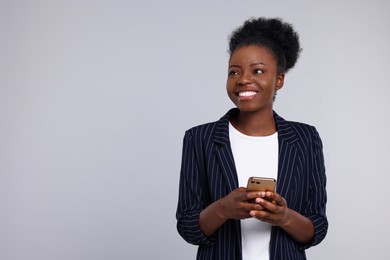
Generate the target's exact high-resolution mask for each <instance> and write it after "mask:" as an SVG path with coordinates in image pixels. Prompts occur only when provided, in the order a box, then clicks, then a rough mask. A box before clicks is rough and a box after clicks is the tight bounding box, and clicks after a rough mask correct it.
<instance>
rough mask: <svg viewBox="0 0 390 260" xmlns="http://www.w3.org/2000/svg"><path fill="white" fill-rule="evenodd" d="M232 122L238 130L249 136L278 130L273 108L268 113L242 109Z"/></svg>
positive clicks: (264, 134) (262, 134) (265, 134)
mask: <svg viewBox="0 0 390 260" xmlns="http://www.w3.org/2000/svg"><path fill="white" fill-rule="evenodd" d="M230 122H231V123H232V125H233V126H234V127H235V128H236V129H237V130H238V131H240V132H241V133H243V134H246V135H249V136H268V135H272V134H273V133H275V132H276V123H275V119H274V115H273V111H272V110H271V111H268V112H267V113H249V112H242V111H240V113H239V114H238V115H237V116H236V117H235V118H232V119H231V121H230Z"/></svg>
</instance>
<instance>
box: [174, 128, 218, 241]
mask: <svg viewBox="0 0 390 260" xmlns="http://www.w3.org/2000/svg"><path fill="white" fill-rule="evenodd" d="M198 139H200V138H198ZM196 142H199V140H198V141H195V140H194V137H193V135H192V133H191V131H190V130H188V131H186V133H185V136H184V140H183V151H182V162H181V170H180V183H179V199H178V206H177V211H176V219H177V230H178V232H179V234H180V235H181V236H182V237H183V238H184V240H186V241H187V242H188V243H191V244H194V245H201V244H202V245H211V244H213V242H214V239H213V237H207V236H206V235H205V234H204V233H203V232H202V231H201V229H200V227H199V214H200V212H201V210H202V209H204V208H205V207H206V199H207V197H206V195H207V184H206V182H205V173H204V169H203V166H202V164H203V163H202V158H203V155H202V154H201V152H200V151H199V149H198V148H197V147H199V144H197V145H196Z"/></svg>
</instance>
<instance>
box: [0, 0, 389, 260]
mask: <svg viewBox="0 0 390 260" xmlns="http://www.w3.org/2000/svg"><path fill="white" fill-rule="evenodd" d="M389 5H390V4H389V2H388V1H385V0H383V1H380V0H376V1H372V0H371V1H352V0H351V1H310V0H307V1H287V0H286V1H260V0H256V1H254V0H245V1H227V0H223V1H222V0H218V1H217V0H216V1H206V0H197V1H180V0H165V1H86V0H83V1H72V0H71V1H65V0H63V1H49V0H47V1H27V0H26V1H21V0H19V1H18V0H14V1H12V0H8V1H6V0H0V30H1V31H0V122H1V126H0V259H2V260H21V259H29V260H43V259H50V260H52V259H56V260H57V259H58V260H62V259H63V260H68V259H73V260H81V259H95V260H96V259H194V258H195V252H196V247H195V246H192V245H189V244H187V243H186V242H184V240H182V239H181V237H180V236H179V235H178V234H177V232H176V227H175V224H176V220H175V210H176V201H177V193H178V182H179V169H180V157H181V146H182V138H183V135H184V131H185V130H186V129H188V128H189V127H191V126H194V125H197V124H200V123H205V122H208V121H213V120H216V119H218V118H220V117H221V116H222V115H223V114H224V113H225V112H226V111H227V110H228V109H229V108H230V107H232V104H231V103H230V101H229V99H228V97H227V95H226V94H225V80H226V74H227V72H226V68H227V59H228V55H227V51H226V50H227V36H228V35H229V34H230V32H231V31H232V30H233V29H234V28H236V27H237V26H238V25H240V24H241V23H242V22H243V21H244V20H245V19H247V18H249V17H251V16H267V17H273V16H278V17H283V18H284V19H285V20H286V21H289V22H291V23H293V24H294V26H295V28H296V29H297V30H298V32H299V33H300V37H301V42H302V46H303V49H304V51H303V53H302V56H301V58H300V60H299V61H298V64H297V66H296V67H295V68H294V69H293V70H292V71H291V72H290V73H289V74H287V77H286V82H285V86H284V88H283V89H282V91H280V92H279V95H278V97H277V100H276V103H275V109H276V111H277V112H278V113H279V114H280V115H282V116H283V117H284V118H286V119H290V120H297V121H302V122H306V123H309V124H313V125H315V126H316V127H317V129H318V131H319V132H320V134H321V136H322V139H323V142H324V152H325V156H326V166H327V175H328V193H329V202H328V216H329V222H330V227H329V233H328V236H327V237H326V239H325V240H324V242H323V243H322V244H320V245H319V246H317V247H314V248H312V249H309V250H308V251H307V253H308V256H309V258H310V259H324V260H325V259H355V260H357V259H362V260H363V259H364V260H365V259H389V258H390V253H389V250H388V245H389V242H390V239H389V238H388V233H389V232H390V228H389V225H388V220H389V218H390V209H389V205H388V198H389V197H388V187H389V179H390V178H389V170H388V168H389V167H388V162H387V160H388V157H389V151H388V149H389V147H390V142H389V132H390V125H389V121H390V120H389V118H390V117H389V108H390V107H389V102H388V99H389V94H390V91H389V87H390V86H389V80H388V75H389V71H388V70H389V60H390V51H389V46H390V37H389V33H390V31H389V25H390V16H389V11H390V8H389Z"/></svg>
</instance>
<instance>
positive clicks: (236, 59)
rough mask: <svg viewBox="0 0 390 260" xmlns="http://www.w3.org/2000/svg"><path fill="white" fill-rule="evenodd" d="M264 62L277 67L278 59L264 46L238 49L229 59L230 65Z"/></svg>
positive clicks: (248, 46)
mask: <svg viewBox="0 0 390 260" xmlns="http://www.w3.org/2000/svg"><path fill="white" fill-rule="evenodd" d="M253 62H262V63H265V64H269V65H271V64H272V63H273V64H275V65H276V59H275V57H274V55H273V53H272V51H271V50H270V49H269V48H267V47H264V46H259V45H247V46H241V47H239V48H238V49H236V50H235V51H234V52H233V53H232V55H231V56H230V59H229V64H232V63H253Z"/></svg>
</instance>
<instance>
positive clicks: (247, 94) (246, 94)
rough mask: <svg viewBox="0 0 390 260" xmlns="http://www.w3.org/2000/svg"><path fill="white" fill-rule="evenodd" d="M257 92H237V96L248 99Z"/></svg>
mask: <svg viewBox="0 0 390 260" xmlns="http://www.w3.org/2000/svg"><path fill="white" fill-rule="evenodd" d="M256 94H257V92H255V91H243V92H238V96H240V97H250V96H254V95H256Z"/></svg>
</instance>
